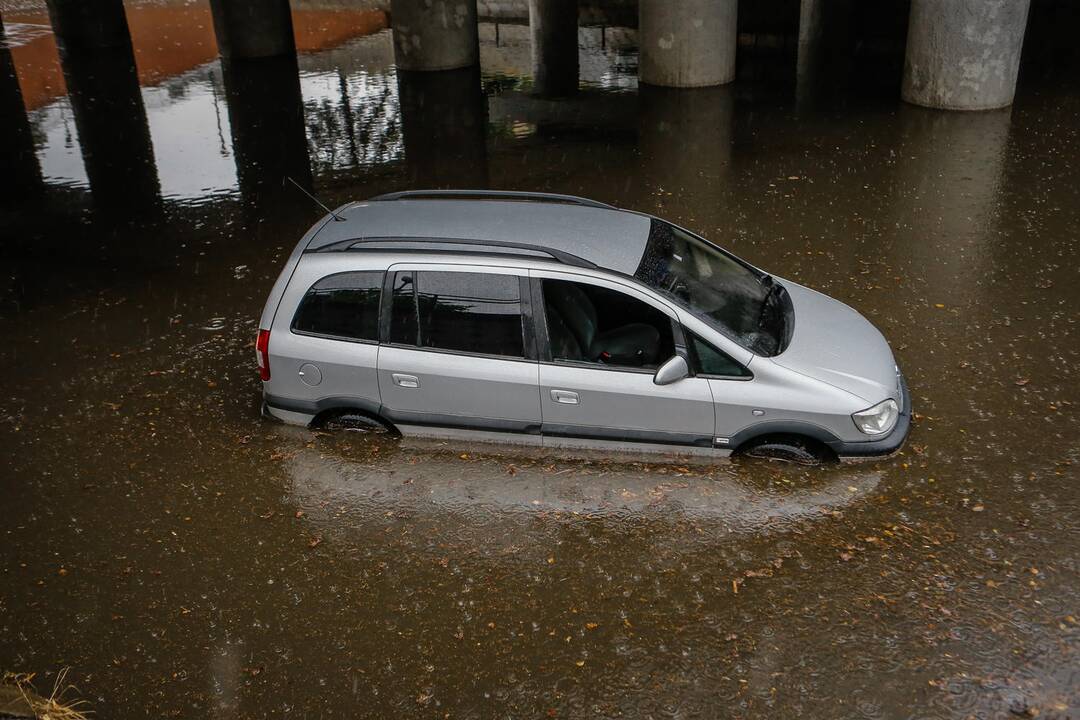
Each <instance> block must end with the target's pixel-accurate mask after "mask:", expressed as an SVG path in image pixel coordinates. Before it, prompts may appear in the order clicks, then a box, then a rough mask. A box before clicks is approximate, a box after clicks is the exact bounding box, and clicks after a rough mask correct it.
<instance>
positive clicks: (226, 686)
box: [0, 4, 1080, 718]
mask: <svg viewBox="0 0 1080 720" xmlns="http://www.w3.org/2000/svg"><path fill="white" fill-rule="evenodd" d="M132 7H134V8H135V9H134V10H132V9H131V8H132ZM140 7H142V6H137V5H133V6H129V14H133V15H137V14H138V12H139V9H138V8H140ZM166 7H168V5H166ZM192 7H195V10H192V9H191V8H192ZM199 7H201V6H199V5H198V4H196V5H195V6H189V5H183V6H182V8H184V12H195V11H196V10H198V8H199ZM31 10H32V8H31ZM26 12H27V13H30V15H27V16H26V17H21V16H20V17H15V16H14V13H12V12H7V13H5V17H4V21H5V23H7V24H8V35H9V40H10V38H11V37H12V36H14V35H16V33H14V32H13V31H12V26H13V25H16V24H18V25H19V28H18V30H19V33H18V37H19V38H21V39H20V40H19V41H18V43H14V42H13V43H12V44H14V45H15V47H13V48H12V49H11V56H12V58H13V61H14V65H15V67H16V68H17V70H18V73H19V79H20V81H21V84H22V85H23V86H24V87H31V88H34V90H33V93H31V92H29V91H27V92H24V102H25V103H26V105H27V118H28V123H29V126H30V129H31V136H32V138H33V142H34V148H35V157H36V159H37V166H38V173H39V176H40V178H41V182H40V187H35V188H30V190H32V191H34V192H37V193H38V196H37V197H36V198H31V199H30V200H26V201H24V202H22V203H21V204H20V205H18V206H16V207H8V208H6V209H5V210H4V211H3V212H2V214H0V235H2V238H3V241H2V250H0V252H2V254H3V261H4V262H3V267H4V273H3V284H2V291H0V292H2V294H0V337H2V338H3V342H2V343H0V377H2V378H3V379H2V381H0V382H2V385H0V398H2V407H0V427H2V432H0V468H3V469H2V475H0V513H2V520H3V522H2V524H0V671H18V672H34V673H37V674H38V676H37V680H36V682H37V684H38V689H39V691H42V690H44V691H48V690H49V689H50V688H51V685H52V682H53V679H54V678H55V677H56V674H57V673H58V672H59V671H60V670H61V669H62V668H65V667H69V668H71V670H70V673H69V675H68V681H69V682H72V683H74V685H76V686H77V695H78V696H79V697H82V698H85V699H87V700H89V701H90V702H91V703H92V707H93V709H94V710H95V711H96V712H97V713H98V716H99V717H106V718H107V717H154V718H160V717H215V718H232V717H255V716H259V717H264V716H265V717H281V716H288V715H292V716H296V717H310V718H315V717H436V716H438V717H451V718H452V717H474V718H487V717H529V718H532V717H569V718H578V717H594V716H599V717H633V718H663V717H673V718H695V717H696V718H716V717H744V718H776V717H816V718H837V717H858V718H969V717H976V718H997V717H1004V716H1009V715H1010V714H1012V715H1020V716H1028V717H1034V716H1036V715H1037V716H1039V717H1043V718H1068V717H1077V716H1078V715H1080V626H1078V624H1077V617H1078V616H1080V601H1078V599H1077V598H1078V597H1080V540H1078V538H1080V490H1078V487H1077V486H1078V483H1080V466H1078V463H1080V445H1078V442H1077V437H1078V431H1080V423H1078V420H1077V411H1078V407H1080V383H1078V382H1077V374H1078V372H1080V336H1078V332H1080V328H1078V322H1080V312H1078V308H1080V282H1078V281H1080V278H1078V277H1077V273H1078V265H1080V264H1078V262H1077V258H1078V257H1080V255H1078V252H1080V247H1078V243H1080V189H1078V188H1080V184H1078V183H1077V182H1076V178H1077V177H1080V131H1078V128H1080V94H1078V93H1077V92H1076V87H1075V77H1076V75H1075V74H1073V75H1070V76H1067V77H1068V78H1069V80H1070V81H1071V83H1072V84H1069V83H1068V82H1062V81H1058V80H1055V81H1053V82H1049V81H1045V80H1044V78H1043V76H1041V75H1040V76H1039V77H1037V78H1035V77H1034V76H1032V75H1030V74H1028V75H1025V76H1022V79H1021V87H1020V91H1019V93H1018V96H1017V102H1016V104H1015V106H1014V107H1013V108H1012V109H1011V110H1005V111H998V112H988V113H979V114H958V113H957V114H952V113H938V112H933V111H929V110H923V109H919V108H914V107H910V106H905V105H903V104H902V103H900V102H899V101H898V100H897V99H896V98H897V94H896V93H895V92H894V91H893V90H892V89H886V90H885V91H882V92H870V91H867V92H863V93H861V94H856V93H855V91H854V90H852V89H851V88H840V89H836V90H835V91H833V92H826V93H823V94H818V95H816V96H815V95H811V96H810V97H809V98H808V97H807V96H806V94H805V93H803V92H801V91H799V88H796V87H795V86H794V80H792V82H791V83H790V84H787V85H785V84H783V83H777V82H776V81H775V79H774V78H775V76H776V73H775V72H772V71H770V72H765V73H761V74H757V73H742V74H741V75H740V78H739V80H738V81H737V82H736V83H734V84H733V85H732V86H728V87H725V88H720V89H712V90H695V91H671V90H658V89H651V88H641V89H639V88H638V87H637V83H636V79H635V70H636V48H635V43H636V40H635V35H634V32H633V30H630V29H626V28H619V27H605V28H600V27H595V28H594V27H590V28H582V29H581V32H580V37H579V42H580V44H581V56H580V57H581V88H580V90H579V91H578V93H577V94H576V95H575V96H573V97H571V98H564V99H552V98H544V97H538V96H537V95H536V93H535V92H534V89H533V87H532V85H531V81H530V77H531V61H530V56H529V46H528V29H527V27H525V26H523V25H521V24H513V23H510V24H503V25H500V26H499V28H498V29H496V28H495V26H494V24H493V23H490V22H485V23H483V24H482V26H481V38H482V52H481V54H482V59H483V67H482V73H481V76H480V77H479V79H478V78H477V77H476V75H474V74H472V73H469V72H464V73H450V74H447V75H445V76H442V77H440V78H439V79H438V80H436V81H432V80H431V79H430V78H425V77H422V76H409V75H405V74H401V73H395V70H394V67H393V51H392V45H391V42H390V38H389V34H388V31H387V30H385V29H382V28H384V26H382V25H380V24H379V23H378V22H375V21H373V23H372V25H371V26H370V27H368V29H367V30H365V34H360V35H357V36H355V37H350V36H348V35H349V34H348V33H338V32H330V31H329V30H328V31H326V32H325V33H323V34H322V35H318V36H317V37H315V36H314V35H313V36H312V37H311V38H309V40H310V42H309V44H308V45H304V44H303V43H301V54H300V55H299V58H298V60H297V61H296V62H295V63H292V62H291V61H285V62H268V63H262V64H257V65H255V66H254V67H248V68H242V69H236V70H234V71H232V72H231V74H230V73H229V72H225V71H224V70H223V68H222V67H221V64H220V63H219V62H218V61H217V60H215V59H214V56H213V52H212V51H211V52H210V53H209V54H207V53H206V52H205V49H204V50H200V51H199V52H195V51H192V52H191V53H190V57H191V58H194V59H193V60H192V61H191V63H189V64H190V67H180V65H184V64H185V63H183V62H180V60H179V59H178V58H177V57H174V56H173V54H170V53H163V54H162V57H167V58H168V60H169V62H170V63H172V64H171V65H168V66H167V67H165V66H164V65H160V66H154V67H140V68H139V73H138V77H139V82H141V88H140V89H138V90H137V91H136V92H134V93H131V92H130V91H125V90H124V89H123V87H119V86H123V85H124V83H123V82H121V81H116V83H115V85H117V86H118V88H119V89H118V88H117V87H112V84H113V83H110V82H100V81H99V82H98V83H97V84H96V85H94V84H91V85H89V86H88V85H87V84H85V83H82V84H80V83H78V82H76V83H75V84H76V85H77V86H78V88H81V90H80V89H74V90H73V91H72V92H73V93H77V92H82V91H85V89H86V88H87V87H90V88H91V89H92V92H93V93H97V95H95V96H94V97H95V99H96V100H98V101H100V104H99V105H98V107H104V108H107V109H108V108H111V109H112V110H113V111H114V112H112V114H110V115H109V119H110V120H111V123H101V122H97V123H95V122H93V114H92V113H91V118H90V120H87V115H86V113H85V112H83V109H85V108H83V109H80V107H79V103H80V102H83V100H85V98H82V99H80V98H72V97H69V96H68V95H67V94H65V90H64V87H63V82H64V78H63V76H62V75H60V74H57V70H56V67H58V66H56V65H55V63H56V60H55V56H52V59H51V60H50V59H49V57H50V56H49V53H48V48H45V49H41V48H39V47H37V46H35V45H34V44H33V43H41V42H46V43H51V42H52V39H51V36H50V35H49V34H48V32H47V28H45V29H44V30H43V29H42V28H41V27H40V21H37V22H35V21H34V20H33V16H32V13H31V11H30V10H28V11H26ZM297 14H298V15H300V14H302V10H300V9H298V10H297ZM157 22H159V23H162V25H161V27H171V26H168V24H167V23H166V20H164V19H159V20H158V21H157ZM313 22H314V21H313ZM131 24H132V32H133V35H134V38H135V45H136V56H137V58H145V57H149V55H152V53H150V54H149V55H148V54H147V53H149V51H148V50H145V48H147V47H149V45H146V44H144V43H143V42H142V41H141V40H140V37H141V36H140V34H139V33H140V32H141V31H140V30H139V29H140V28H144V29H145V27H146V25H145V23H142V22H141V21H139V22H137V21H132V23H131ZM180 24H181V25H182V24H183V23H180ZM297 26H298V28H299V27H301V26H304V25H303V23H301V22H299V21H298V22H297ZM314 26H315V27H319V25H318V23H317V22H315V23H314ZM298 32H299V31H298ZM313 32H314V31H313ZM167 37H168V35H167V33H166V38H167ZM203 37H204V38H206V37H208V38H210V41H211V42H212V34H210V35H205V34H204V36H203ZM178 42H179V41H178ZM190 42H195V40H190ZM161 44H162V45H163V46H166V47H167V43H165V42H164V41H162V43H161ZM140 47H142V48H144V50H145V52H144V50H140ZM53 52H54V51H53ZM180 54H182V53H180ZM185 57H187V56H186V55H185ZM139 62H143V61H142V60H139ZM146 62H147V63H148V64H149V65H153V62H154V61H152V60H147V61H146ZM185 62H186V61H185ZM160 63H165V60H160ZM748 66H749V65H748V64H746V65H744V67H748ZM155 68H156V69H155ZM50 73H51V75H50ZM46 76H47V77H46ZM50 78H51V79H50ZM297 78H298V80H297ZM50 83H51V85H50ZM69 84H70V83H69ZM478 87H482V89H483V90H482V92H481V91H480V90H476V89H475V88H478ZM50 88H51V89H50ZM93 88H96V89H93ZM129 90H130V89H129ZM31 95H32V97H33V100H32V102H31V99H30V98H31ZM139 100H141V108H142V109H141V110H140V109H139V106H140V103H139ZM110 103H112V104H111V105H110ZM140 113H141V115H140ZM131 116H135V117H136V121H134V125H133V126H130V127H134V131H131V130H130V129H129V131H124V132H120V133H118V132H117V131H116V128H115V127H113V126H114V125H117V126H119V127H120V129H121V130H123V128H124V127H125V126H126V124H127V123H129V122H131V121H130V117H131ZM138 117H143V118H145V120H144V121H140V120H138ZM139 128H142V130H141V131H140V130H139ZM95 143H104V145H99V146H97V147H94V146H95ZM110 143H113V144H115V143H122V144H123V145H122V147H120V148H119V149H121V150H122V151H123V152H118V153H108V152H105V153H104V155H103V152H102V151H103V150H105V151H107V150H109V149H110V147H114V146H115V145H110ZM284 173H289V174H292V175H293V176H295V177H296V178H297V179H298V181H300V182H301V183H308V184H311V185H312V186H313V187H314V189H315V190H316V192H317V193H318V194H319V195H320V196H322V197H323V198H324V199H325V201H326V202H327V203H328V204H335V203H340V202H344V201H346V200H349V199H360V198H365V197H370V196H372V195H375V194H378V193H382V192H388V191H392V190H398V189H403V188H408V187H417V186H432V185H438V186H453V185H456V186H484V187H494V188H513V189H526V190H544V191H554V192H568V193H575V194H581V195H585V196H589V197H594V198H596V199H599V200H602V201H606V202H612V203H615V204H618V205H620V206H624V207H628V208H633V209H638V210H644V211H649V212H654V213H658V214H662V215H664V216H666V217H668V218H670V219H671V220H673V221H676V222H678V223H681V224H684V225H686V226H688V227H690V228H692V229H693V230H695V231H699V232H701V233H703V234H704V235H706V236H708V237H710V238H712V239H714V240H716V241H718V242H720V243H722V244H723V245H724V246H726V247H728V248H730V249H731V250H733V251H734V252H736V253H738V254H740V255H742V256H743V257H746V258H747V259H748V260H750V261H751V262H754V263H755V264H758V265H761V266H763V267H765V268H767V269H768V270H770V271H771V272H774V273H776V274H777V275H779V276H781V277H787V278H792V279H794V280H797V281H799V282H802V283H804V284H807V285H809V286H811V287H814V288H817V289H819V290H822V291H824V292H826V293H828V294H830V295H833V296H835V297H837V298H839V299H841V300H843V301H845V302H847V303H849V304H851V305H853V306H854V307H855V308H857V309H858V310H860V311H861V312H863V313H864V314H866V315H867V316H868V317H870V318H871V319H872V320H873V321H874V322H875V323H876V324H877V325H878V327H879V328H881V330H882V331H883V332H884V334H885V335H886V337H887V338H888V339H889V340H890V342H891V343H892V345H893V348H894V350H895V353H896V355H897V358H898V360H899V362H900V364H901V366H902V367H903V368H904V370H905V372H906V374H907V377H908V379H909V383H910V386H911V389H912V392H913V395H914V398H915V407H916V410H917V413H918V415H917V417H916V423H915V425H914V428H913V430H912V434H911V437H910V440H909V442H908V444H907V446H906V448H905V450H904V451H903V452H902V453H901V454H900V455H898V456H896V457H893V458H890V459H886V460H882V461H878V462H872V463H865V464H858V465H848V466H836V467H823V468H810V469H808V468H802V467H798V466H788V465H781V464H770V463H766V462H751V461H733V462H728V463H723V464H714V465H706V464H702V463H700V462H698V463H693V464H683V463H682V462H681V461H678V460H674V461H672V460H665V459H661V458H653V459H650V460H649V461H648V462H643V461H641V460H640V459H637V458H608V459H599V458H592V459H587V460H581V459H571V458H566V457H561V456H559V455H557V454H550V453H549V454H544V453H540V452H536V453H530V452H527V451H523V450H515V449H500V448H497V447H481V446H462V445H453V444H445V445H444V444H439V443H403V442H401V441H398V440H395V439H393V438H387V437H378V436H376V437H368V436H364V435H358V434H354V433H342V434H326V433H318V432H313V431H308V430H302V429H297V428H287V427H283V426H280V425H277V424H274V423H272V422H270V421H268V420H264V419H263V418H261V417H260V415H259V411H258V410H259V406H258V393H259V382H258V379H257V376H256V373H255V368H254V358H253V348H252V341H253V338H254V334H255V330H256V324H255V323H256V319H257V316H258V313H259V310H260V308H261V305H262V302H263V300H264V298H265V294H266V292H267V291H268V289H269V287H270V285H271V283H272V281H273V279H274V277H275V276H276V274H277V271H278V269H279V267H280V264H281V263H282V262H283V260H284V258H285V257H286V256H287V254H288V253H289V251H290V250H291V248H292V246H293V245H294V244H295V242H296V240H297V239H298V238H299V236H300V234H301V233H302V232H303V231H304V230H305V229H306V227H307V226H308V225H309V224H310V223H312V222H313V221H314V220H315V219H317V217H318V216H319V214H320V212H319V210H318V209H317V208H315V207H314V206H313V205H312V204H311V203H310V202H309V201H307V200H306V199H304V198H303V197H298V194H297V193H296V192H295V191H289V190H287V189H283V188H281V187H280V182H279V178H280V175H281V174H284ZM31 174H32V173H31ZM91 185H93V186H94V187H93V191H92V192H91ZM29 194H31V195H32V194H33V192H31V193H29Z"/></svg>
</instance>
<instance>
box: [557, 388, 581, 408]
mask: <svg viewBox="0 0 1080 720" xmlns="http://www.w3.org/2000/svg"><path fill="white" fill-rule="evenodd" d="M551 399H552V400H554V401H555V402H557V403H562V404H563V405H577V404H578V394H577V393H576V392H572V391H570V390H552V391H551Z"/></svg>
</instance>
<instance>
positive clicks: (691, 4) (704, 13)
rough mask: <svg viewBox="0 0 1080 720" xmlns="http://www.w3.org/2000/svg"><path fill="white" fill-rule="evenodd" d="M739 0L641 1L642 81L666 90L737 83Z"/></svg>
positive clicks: (639, 20)
mask: <svg viewBox="0 0 1080 720" xmlns="http://www.w3.org/2000/svg"><path fill="white" fill-rule="evenodd" d="M738 9H739V4H738V0H640V4H639V5H638V13H639V15H638V37H639V44H640V46H641V60H640V69H639V74H640V77H641V81H642V82H644V83H648V84H650V85H665V86H667V87H704V86H707V85H723V84H724V83H729V82H731V81H732V80H734V79H735V46H736V43H737V40H738V33H737V25H736V20H737V19H738Z"/></svg>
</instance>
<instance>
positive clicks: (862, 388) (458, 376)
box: [256, 191, 911, 462]
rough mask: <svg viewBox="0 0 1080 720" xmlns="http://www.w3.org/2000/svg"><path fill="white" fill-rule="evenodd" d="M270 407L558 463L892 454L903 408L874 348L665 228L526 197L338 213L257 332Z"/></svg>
mask: <svg viewBox="0 0 1080 720" xmlns="http://www.w3.org/2000/svg"><path fill="white" fill-rule="evenodd" d="M259 327H260V330H259V336H258V340H257V345H256V347H257V356H258V363H259V370H260V374H261V376H262V380H263V395H264V401H265V409H266V411H267V412H268V413H269V414H270V415H273V416H274V417H277V418H279V419H281V420H284V421H286V422H290V423H295V424H303V425H322V424H325V423H327V422H329V421H337V422H338V423H341V424H349V423H374V424H378V425H382V426H384V427H386V428H388V429H390V430H392V431H397V432H401V433H403V434H427V435H436V436H444V437H454V438H457V437H460V438H464V439H467V438H473V439H485V440H510V441H514V442H519V443H528V444H542V445H551V446H563V447H568V446H569V447H592V448H613V449H631V448H632V449H636V450H659V451H664V452H671V451H675V452H693V453H706V454H715V455H727V454H729V453H731V452H742V453H747V454H753V455H764V456H768V457H778V458H785V459H793V460H798V461H805V462H813V461H816V460H821V459H825V458H831V457H840V458H857V457H872V456H880V455H887V454H889V453H892V452H893V451H895V450H897V449H898V448H899V447H900V446H901V445H902V444H903V442H904V439H905V437H906V436H907V433H908V428H909V425H910V418H911V400H910V396H909V394H908V392H907V389H906V386H905V383H904V379H903V376H902V375H901V373H900V370H899V368H898V367H897V365H896V362H895V360H894V359H893V355H892V351H891V350H890V349H889V345H888V343H887V342H886V341H885V338H884V337H882V335H881V333H880V332H878V331H877V329H876V328H874V326H873V325H871V324H870V322H868V321H867V320H866V319H865V318H864V317H862V316H861V315H860V314H859V313H857V312H856V311H855V310H853V309H851V308H850V307H848V306H847V305H844V304H843V303H841V302H838V301H836V300H833V299H831V298H829V297H826V296H825V295H822V294H821V293H818V292H815V291H813V290H810V289H808V288H805V287H802V286H801V285H798V284H796V283H793V282H790V281H788V280H783V279H779V278H774V277H772V276H771V275H769V274H767V273H765V272H763V271H761V270H758V269H757V268H755V267H753V266H751V265H749V264H748V263H746V262H744V261H742V260H740V259H739V258H736V257H735V256H733V255H731V254H730V253H727V252H725V251H724V250H722V249H721V248H719V247H717V246H716V245H713V244H712V243H710V242H708V241H706V240H704V239H703V238H700V237H698V236H697V235H694V234H693V233H691V232H689V231H687V230H683V229H682V228H679V227H676V226H674V225H672V224H670V223H667V222H665V221H663V220H661V219H659V218H655V217H651V216H649V215H645V214H642V213H636V212H629V211H625V210H619V209H616V208H613V207H611V206H608V205H604V204H602V203H598V202H593V201H590V200H585V199H581V198H575V197H569V196H561V195H546V194H537V193H504V192H489V191H415V192H401V193H393V194H390V195H383V196H380V197H378V198H375V199H373V200H369V201H366V202H357V203H350V204H347V205H345V206H343V207H341V208H339V209H338V210H336V211H335V212H334V213H333V214H332V215H328V216H326V217H324V218H323V219H322V220H320V221H319V222H318V223H316V224H315V226H314V227H312V228H311V230H310V231H308V233H307V234H306V235H305V236H304V237H303V238H302V239H301V240H300V243H299V244H298V245H297V247H296V249H295V250H294V251H293V253H292V255H291V256H290V258H289V260H288V262H287V263H286V266H285V268H284V270H283V271H282V273H281V276H280V277H279V278H278V280H277V282H276V283H275V285H274V287H273V289H272V290H271V292H270V297H269V299H268V300H267V303H266V307H265V309H264V311H263V314H262V319H261V322H260V324H259Z"/></svg>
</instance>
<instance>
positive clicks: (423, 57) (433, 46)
mask: <svg viewBox="0 0 1080 720" xmlns="http://www.w3.org/2000/svg"><path fill="white" fill-rule="evenodd" d="M390 22H391V24H392V25H393V33H394V59H395V62H396V63H397V67H398V69H399V70H456V69H458V68H463V67H470V66H472V65H477V64H478V63H479V62H480V44H479V36H478V34H477V28H476V0H392V2H391V3H390Z"/></svg>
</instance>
